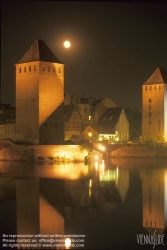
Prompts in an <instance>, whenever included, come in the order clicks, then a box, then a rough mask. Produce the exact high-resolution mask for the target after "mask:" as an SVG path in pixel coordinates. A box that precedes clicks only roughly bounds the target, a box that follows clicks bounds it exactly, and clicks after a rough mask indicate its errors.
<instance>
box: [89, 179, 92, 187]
mask: <svg viewBox="0 0 167 250" xmlns="http://www.w3.org/2000/svg"><path fill="white" fill-rule="evenodd" d="M91 186H92V180H91V179H90V181H89V187H91Z"/></svg>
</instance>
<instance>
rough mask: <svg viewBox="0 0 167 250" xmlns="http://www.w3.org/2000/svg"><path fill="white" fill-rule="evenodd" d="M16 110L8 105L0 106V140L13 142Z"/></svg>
mask: <svg viewBox="0 0 167 250" xmlns="http://www.w3.org/2000/svg"><path fill="white" fill-rule="evenodd" d="M15 117H16V109H15V108H14V107H11V106H10V104H1V106H0V139H11V140H15Z"/></svg>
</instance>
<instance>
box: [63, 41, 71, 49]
mask: <svg viewBox="0 0 167 250" xmlns="http://www.w3.org/2000/svg"><path fill="white" fill-rule="evenodd" d="M70 46H71V44H70V42H69V41H65V42H64V47H65V48H67V49H68V48H70Z"/></svg>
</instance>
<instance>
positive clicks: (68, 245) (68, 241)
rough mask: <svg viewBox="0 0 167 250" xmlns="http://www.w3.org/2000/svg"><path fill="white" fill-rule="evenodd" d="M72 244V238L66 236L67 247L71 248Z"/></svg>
mask: <svg viewBox="0 0 167 250" xmlns="http://www.w3.org/2000/svg"><path fill="white" fill-rule="evenodd" d="M70 246H71V240H70V238H66V239H65V247H66V248H70Z"/></svg>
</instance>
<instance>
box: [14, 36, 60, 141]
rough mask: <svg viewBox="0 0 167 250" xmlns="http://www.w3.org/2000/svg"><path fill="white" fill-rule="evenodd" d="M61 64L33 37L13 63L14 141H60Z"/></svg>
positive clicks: (46, 47) (41, 42)
mask: <svg viewBox="0 0 167 250" xmlns="http://www.w3.org/2000/svg"><path fill="white" fill-rule="evenodd" d="M63 101H64V64H63V63H61V62H60V61H59V60H58V59H57V57H56V56H55V55H54V54H53V52H52V51H51V50H50V49H49V48H48V46H47V45H46V44H45V43H44V42H43V41H42V40H36V41H35V43H34V44H33V45H32V46H31V47H30V49H29V50H28V51H27V53H26V54H25V55H24V56H23V58H22V59H21V60H20V61H19V62H18V63H17V64H16V141H27V142H30V143H33V144H61V143H62V142H63V140H64V122H63V119H64V114H63V113H64V112H63Z"/></svg>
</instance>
